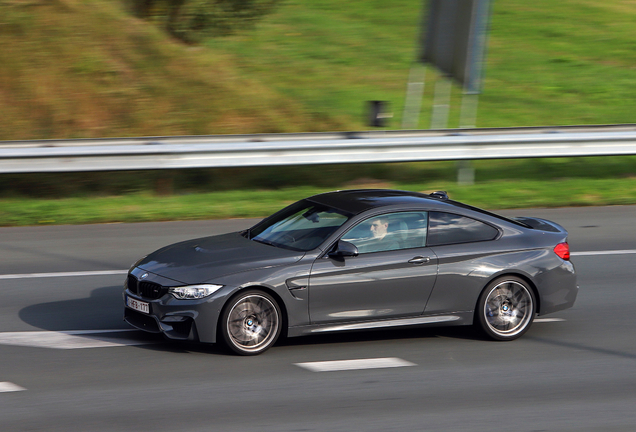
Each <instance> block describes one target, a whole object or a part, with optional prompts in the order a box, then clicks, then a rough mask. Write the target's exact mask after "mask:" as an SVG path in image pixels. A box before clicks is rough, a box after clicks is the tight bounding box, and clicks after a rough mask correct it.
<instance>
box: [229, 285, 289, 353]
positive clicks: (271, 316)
mask: <svg viewBox="0 0 636 432" xmlns="http://www.w3.org/2000/svg"><path fill="white" fill-rule="evenodd" d="M282 321H283V320H282V316H281V311H280V307H279V306H278V303H277V302H276V300H274V298H273V297H272V296H270V295H269V294H267V293H265V292H263V291H259V290H250V291H246V292H242V293H240V294H238V295H237V296H236V297H234V298H233V299H232V300H230V301H229V302H228V304H227V305H226V307H225V309H224V311H223V315H222V317H221V332H222V336H223V340H224V341H225V344H226V345H227V346H228V347H229V348H230V349H231V350H232V351H234V352H235V353H237V354H240V355H256V354H260V353H262V352H263V351H265V350H267V349H269V348H270V347H271V346H272V345H274V343H275V342H276V340H277V339H278V336H279V335H280V333H281V328H282Z"/></svg>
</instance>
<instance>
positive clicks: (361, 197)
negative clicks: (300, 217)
mask: <svg viewBox="0 0 636 432" xmlns="http://www.w3.org/2000/svg"><path fill="white" fill-rule="evenodd" d="M307 199H308V200H309V201H312V202H315V203H318V204H324V205H327V206H330V207H334V208H337V209H339V210H344V211H346V212H348V213H353V214H358V213H362V212H364V211H367V210H370V209H373V208H378V207H387V206H399V205H405V206H422V205H429V206H430V205H431V204H433V203H438V204H441V203H442V202H444V201H445V200H442V199H440V198H435V197H432V196H430V195H426V194H423V193H419V192H410V191H401V190H390V189H356V190H341V191H334V192H327V193H323V194H319V195H314V196H312V197H309V198H307ZM446 202H448V201H446Z"/></svg>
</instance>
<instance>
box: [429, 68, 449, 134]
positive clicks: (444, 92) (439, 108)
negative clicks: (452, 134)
mask: <svg viewBox="0 0 636 432" xmlns="http://www.w3.org/2000/svg"><path fill="white" fill-rule="evenodd" d="M450 99H451V80H450V78H448V77H442V78H440V79H439V80H437V82H436V83H435V99H434V100H433V113H432V115H431V129H446V128H447V127H448V113H449V111H450Z"/></svg>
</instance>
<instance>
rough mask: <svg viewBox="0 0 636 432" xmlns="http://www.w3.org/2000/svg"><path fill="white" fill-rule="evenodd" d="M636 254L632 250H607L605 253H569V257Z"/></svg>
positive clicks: (635, 251)
mask: <svg viewBox="0 0 636 432" xmlns="http://www.w3.org/2000/svg"><path fill="white" fill-rule="evenodd" d="M629 254H636V250H634V249H625V250H607V251H587V252H571V253H570V255H571V256H594V255H629Z"/></svg>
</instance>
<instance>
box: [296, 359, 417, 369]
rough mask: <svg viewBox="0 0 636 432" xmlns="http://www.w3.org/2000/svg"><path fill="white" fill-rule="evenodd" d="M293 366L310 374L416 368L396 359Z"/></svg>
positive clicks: (340, 361) (413, 364) (341, 361)
mask: <svg viewBox="0 0 636 432" xmlns="http://www.w3.org/2000/svg"><path fill="white" fill-rule="evenodd" d="M295 365H296V366H300V367H301V368H303V369H307V370H310V371H312V372H333V371H343V370H359V369H381V368H396V367H405V366H417V365H416V364H415V363H411V362H409V361H406V360H402V359H399V358H396V357H387V358H371V359H357V360H336V361H323V362H308V363H295Z"/></svg>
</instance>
